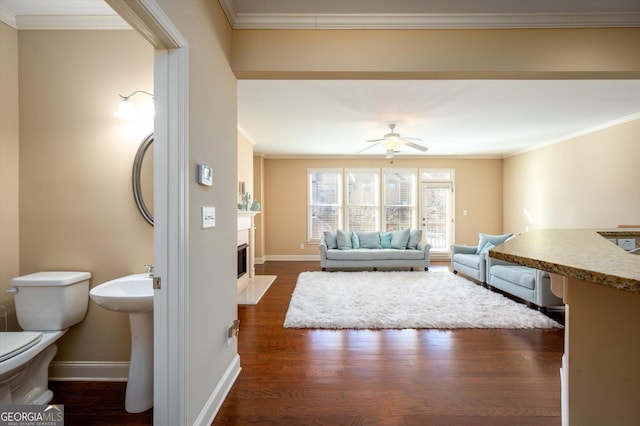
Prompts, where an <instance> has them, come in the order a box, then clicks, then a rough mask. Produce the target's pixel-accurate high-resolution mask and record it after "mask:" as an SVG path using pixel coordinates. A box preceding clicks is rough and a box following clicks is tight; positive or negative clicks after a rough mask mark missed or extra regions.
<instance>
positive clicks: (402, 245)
mask: <svg viewBox="0 0 640 426" xmlns="http://www.w3.org/2000/svg"><path fill="white" fill-rule="evenodd" d="M410 233H411V230H410V229H408V228H407V229H403V230H402V231H393V232H392V233H391V248H392V249H398V250H404V249H406V248H407V243H408V242H409V235H410Z"/></svg>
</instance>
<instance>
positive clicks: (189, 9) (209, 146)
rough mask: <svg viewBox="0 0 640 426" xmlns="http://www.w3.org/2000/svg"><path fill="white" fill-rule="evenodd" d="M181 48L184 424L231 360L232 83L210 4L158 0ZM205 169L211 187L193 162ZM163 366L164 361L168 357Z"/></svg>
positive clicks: (216, 13)
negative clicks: (185, 212) (185, 141)
mask: <svg viewBox="0 0 640 426" xmlns="http://www.w3.org/2000/svg"><path fill="white" fill-rule="evenodd" d="M158 4H159V5H160V6H161V7H162V9H163V10H164V12H165V13H166V14H167V16H168V17H169V19H170V20H171V21H172V22H173V24H174V25H175V26H176V27H177V28H178V30H179V31H180V32H181V33H182V35H183V36H184V37H185V39H186V41H187V42H188V44H189V47H188V55H189V56H188V62H189V63H188V73H189V74H188V77H189V82H188V83H189V84H188V87H189V94H188V96H189V99H188V103H189V105H188V111H189V121H188V123H189V163H190V167H189V214H190V217H189V225H188V226H189V230H188V234H187V237H188V252H189V258H188V262H189V271H188V273H189V283H188V302H187V307H186V309H187V312H188V320H187V324H188V336H187V339H186V340H187V342H189V348H188V349H187V351H186V353H187V354H188V359H187V360H186V365H187V372H186V374H187V389H185V392H186V395H187V397H185V398H186V400H187V402H188V407H186V416H187V419H188V420H187V424H192V423H193V422H194V420H195V419H196V418H197V416H198V414H199V413H200V410H202V408H203V407H204V406H205V404H206V403H207V400H208V398H209V397H210V396H211V395H212V394H213V392H214V390H215V388H216V386H217V385H218V383H219V382H220V381H221V380H222V378H223V375H224V373H225V371H226V369H227V368H228V367H229V366H230V364H231V363H232V361H233V360H234V358H235V356H236V355H237V341H236V340H233V343H232V344H231V345H230V346H229V347H227V346H225V337H224V333H225V330H226V327H227V325H229V324H231V323H232V322H233V320H234V319H236V318H237V313H238V308H237V304H236V280H237V276H236V264H237V263H236V260H237V259H236V256H237V246H236V237H237V226H236V221H237V202H236V197H237V185H236V182H237V179H238V172H237V164H238V163H237V145H238V144H237V90H236V89H237V87H236V86H237V85H236V78H235V76H234V75H233V73H232V72H231V68H230V66H229V55H230V49H231V28H230V26H229V24H228V22H227V19H226V17H225V16H224V13H223V11H222V8H221V7H220V5H219V3H218V2H215V1H209V0H189V1H179V2H178V1H175V0H158ZM200 162H204V163H207V164H211V165H212V167H213V176H214V184H213V186H211V187H204V186H202V185H198V184H197V182H196V176H195V170H196V164H197V163H200ZM202 205H211V206H215V207H216V227H215V228H211V229H204V230H203V229H202V228H201V226H200V221H201V218H200V214H201V213H200V206H202ZM170 362H171V360H170Z"/></svg>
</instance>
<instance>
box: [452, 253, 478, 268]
mask: <svg viewBox="0 0 640 426" xmlns="http://www.w3.org/2000/svg"><path fill="white" fill-rule="evenodd" d="M480 257H481V256H480V255H478V254H465V253H456V254H454V255H453V261H454V262H457V263H459V264H461V265H464V266H468V267H469V268H473V269H480Z"/></svg>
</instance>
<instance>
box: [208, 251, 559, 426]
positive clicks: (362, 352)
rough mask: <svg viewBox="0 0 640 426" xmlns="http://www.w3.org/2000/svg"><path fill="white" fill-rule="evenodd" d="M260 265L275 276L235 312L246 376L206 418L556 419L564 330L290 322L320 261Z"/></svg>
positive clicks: (352, 421)
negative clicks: (299, 283) (291, 309)
mask: <svg viewBox="0 0 640 426" xmlns="http://www.w3.org/2000/svg"><path fill="white" fill-rule="evenodd" d="M446 265H447V264H445V263H443V264H440V265H439V266H438V265H437V264H435V265H434V268H447V266H446ZM256 269H257V273H263V274H273V275H277V276H278V279H277V280H276V282H275V283H274V284H273V285H272V286H271V288H270V289H269V291H268V292H267V293H266V294H265V296H264V297H263V299H262V300H261V301H260V303H259V304H258V305H256V306H241V307H240V308H239V318H240V339H239V353H240V359H241V364H242V372H241V374H240V376H239V378H238V380H237V381H236V383H235V384H234V386H233V388H232V390H231V392H230V394H229V396H228V397H227V399H226V401H225V402H224V404H223V405H222V407H221V409H220V411H219V413H218V415H217V416H216V419H215V421H214V423H213V425H248V424H271V425H307V424H315V425H322V424H326V425H341V424H345V425H365V424H372V425H374V424H375V425H447V426H450V425H474V426H478V425H480V426H482V425H492V426H493V425H545V426H549V425H560V378H559V369H560V363H561V356H562V352H563V336H564V333H563V331H562V330H551V331H550V330H377V331H372V330H298V329H285V328H283V327H282V324H283V322H284V317H285V314H286V311H287V307H288V304H289V300H290V297H291V292H292V291H293V289H294V287H295V282H296V278H297V276H298V274H299V273H300V272H302V271H307V270H318V269H319V265H318V263H317V262H308V263H305V262H269V263H266V264H265V265H257V266H256Z"/></svg>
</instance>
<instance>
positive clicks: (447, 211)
mask: <svg viewBox="0 0 640 426" xmlns="http://www.w3.org/2000/svg"><path fill="white" fill-rule="evenodd" d="M452 189H453V187H452V184H451V183H450V182H433V183H423V184H422V206H421V207H422V210H421V219H422V220H421V226H422V234H423V237H424V238H425V241H426V242H427V243H428V244H431V250H433V251H448V250H449V247H450V246H451V241H452V232H451V231H452V229H453V226H452V225H453V217H452V215H451V210H452V209H451V206H452V200H453V191H452Z"/></svg>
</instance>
